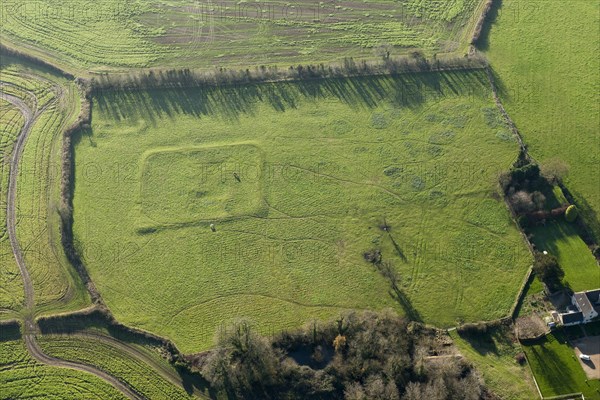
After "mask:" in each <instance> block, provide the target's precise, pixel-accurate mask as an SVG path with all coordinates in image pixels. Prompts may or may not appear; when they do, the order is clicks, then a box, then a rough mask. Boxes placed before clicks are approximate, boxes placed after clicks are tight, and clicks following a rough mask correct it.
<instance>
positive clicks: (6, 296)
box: [0, 57, 88, 318]
mask: <svg viewBox="0 0 600 400" xmlns="http://www.w3.org/2000/svg"><path fill="white" fill-rule="evenodd" d="M0 81H1V82H2V84H3V86H2V90H3V91H5V92H6V93H7V94H11V95H13V96H15V97H18V98H20V99H23V100H24V102H25V103H26V104H27V106H28V107H30V108H31V110H32V112H34V113H36V112H41V115H40V116H39V118H38V119H37V121H36V122H35V124H34V125H33V128H32V130H31V133H30V135H29V138H28V139H27V142H26V145H25V149H24V151H23V154H22V156H21V163H20V165H19V176H18V180H17V237H18V240H19V243H20V245H21V248H22V250H23V254H24V258H25V262H26V264H27V268H28V269H29V271H30V274H31V278H32V280H33V285H34V290H35V302H36V306H37V312H38V313H42V312H45V311H51V310H52V311H59V310H61V311H64V310H73V309H78V308H81V307H82V306H85V305H86V304H87V301H88V299H87V293H86V292H85V289H84V288H83V286H82V285H81V284H80V283H79V278H78V277H77V276H76V273H75V271H74V269H73V268H72V267H71V266H70V265H69V264H68V262H67V260H66V258H65V256H64V253H63V250H62V245H61V242H60V231H59V227H60V219H59V214H58V207H59V205H60V198H59V196H60V193H59V191H60V176H61V169H60V168H61V152H62V131H63V130H64V129H65V128H66V126H67V125H68V124H69V123H71V122H72V121H73V120H74V118H75V116H76V115H77V114H78V113H79V95H78V92H77V88H76V86H75V85H74V84H73V83H71V82H67V81H66V80H64V79H61V78H59V77H57V76H55V75H51V74H49V73H46V72H45V71H43V70H40V69H38V68H33V67H29V66H24V65H22V64H16V63H15V60H14V59H12V58H10V57H6V58H5V57H3V59H2V64H0ZM7 110H11V109H10V108H8V109H7ZM9 113H11V114H10V115H13V117H14V115H15V114H17V113H16V111H15V110H13V111H9ZM8 115H9V114H7V118H8ZM18 115H21V114H20V113H18ZM14 118H16V119H15V124H13V125H7V126H3V129H4V132H5V133H3V136H2V138H3V139H2V143H3V146H4V147H3V151H4V153H5V156H4V157H3V161H2V162H3V169H2V187H1V188H0V189H1V193H2V196H3V200H2V204H3V210H6V188H7V182H8V167H9V163H10V159H11V155H12V147H13V143H14V141H15V140H16V135H17V134H18V133H19V132H20V125H22V123H23V122H22V121H23V119H22V118H23V117H22V116H20V117H18V116H17V117H14ZM19 118H21V119H20V120H19ZM18 121H21V122H20V123H19V122H18ZM19 124H20V125H19ZM2 215H3V216H2V221H5V218H6V214H5V211H3V212H2ZM5 225H6V223H5V222H3V227H4V226H5ZM2 233H3V235H2V237H1V238H0V251H1V252H2V259H0V263H1V264H0V265H1V267H2V268H1V269H0V276H1V277H2V278H0V279H2V282H3V283H4V282H5V284H4V285H2V291H1V292H0V293H1V294H0V296H1V297H0V299H1V303H0V310H1V311H0V317H1V318H5V317H6V318H11V317H14V316H15V313H16V312H19V310H20V309H21V307H22V302H23V283H22V280H21V276H20V274H19V271H18V268H17V265H16V263H15V259H14V256H13V254H12V250H11V247H10V243H9V241H8V235H7V234H6V233H5V228H3V229H2Z"/></svg>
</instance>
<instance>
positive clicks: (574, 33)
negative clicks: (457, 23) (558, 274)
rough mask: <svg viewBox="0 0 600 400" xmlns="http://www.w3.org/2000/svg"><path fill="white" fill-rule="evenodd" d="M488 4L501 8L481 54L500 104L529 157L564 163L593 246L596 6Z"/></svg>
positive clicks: (599, 112) (597, 177) (575, 0)
mask: <svg viewBox="0 0 600 400" xmlns="http://www.w3.org/2000/svg"><path fill="white" fill-rule="evenodd" d="M496 3H497V4H500V3H501V6H500V8H499V10H497V13H496V14H497V16H496V18H495V20H494V22H493V24H492V25H491V31H490V35H489V37H487V38H486V39H485V40H484V41H483V43H482V45H481V47H482V48H483V49H484V51H485V54H486V56H487V57H488V58H489V60H490V62H491V65H492V67H493V69H494V71H495V73H496V74H497V75H498V83H499V86H500V88H501V98H502V101H503V103H504V105H505V107H506V110H507V111H508V114H509V115H510V116H511V118H512V119H513V120H514V122H515V123H516V125H517V126H518V128H519V130H520V131H521V133H522V135H523V137H524V140H525V142H526V143H527V144H528V145H529V150H530V153H531V155H533V156H534V157H535V158H536V159H537V160H538V161H539V162H541V163H544V161H546V160H549V159H553V158H560V159H562V160H564V161H565V162H566V163H567V164H569V166H570V174H569V177H568V179H567V181H566V185H567V187H568V188H569V190H570V191H571V192H572V193H573V195H574V196H575V198H576V200H577V202H578V203H579V204H580V205H581V206H582V207H583V210H584V217H585V219H586V222H587V223H588V224H589V225H590V226H591V227H592V228H593V229H594V232H595V235H596V238H597V239H598V238H600V224H599V223H598V221H599V220H600V219H599V216H598V213H599V212H600V174H599V173H598V165H599V164H600V152H599V151H598V149H599V148H600V129H598V126H600V108H598V104H599V102H600V90H598V89H599V84H600V58H599V57H598V53H599V52H600V40H599V39H598V38H599V37H600V3H599V2H597V1H587V0H572V1H569V2H568V7H566V6H565V4H566V3H564V2H561V1H536V0H503V1H502V2H496ZM492 15H494V14H492ZM484 37H485V36H484ZM596 286H597V285H596Z"/></svg>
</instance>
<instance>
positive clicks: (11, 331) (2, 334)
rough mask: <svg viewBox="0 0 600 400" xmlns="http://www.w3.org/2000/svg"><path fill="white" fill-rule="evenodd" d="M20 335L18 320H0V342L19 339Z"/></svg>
mask: <svg viewBox="0 0 600 400" xmlns="http://www.w3.org/2000/svg"><path fill="white" fill-rule="evenodd" d="M21 337H22V336H21V324H20V323H19V322H18V321H1V322H0V342H10V341H13V340H20V339H21Z"/></svg>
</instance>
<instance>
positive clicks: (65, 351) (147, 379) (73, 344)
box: [39, 335, 191, 399]
mask: <svg viewBox="0 0 600 400" xmlns="http://www.w3.org/2000/svg"><path fill="white" fill-rule="evenodd" d="M39 343H40V346H41V347H42V349H43V350H44V352H46V354H49V355H51V356H54V357H58V358H61V359H64V360H70V361H78V362H82V363H85V364H89V365H94V366H96V367H98V368H100V369H102V370H104V371H106V372H108V373H110V374H111V375H113V376H117V377H118V378H119V380H121V381H122V382H124V383H126V384H127V385H129V386H130V387H132V388H134V389H135V390H136V391H137V392H138V393H140V394H142V395H144V396H145V397H146V398H148V399H188V398H191V395H189V394H187V393H186V392H185V391H184V390H183V389H181V388H179V387H177V386H175V385H173V384H172V383H170V382H169V381H168V380H166V379H165V378H164V377H163V376H161V375H160V374H159V373H158V372H156V371H155V370H154V369H152V368H150V367H149V366H148V365H147V364H145V363H143V362H140V361H138V360H136V359H134V358H132V357H130V356H128V354H127V353H123V352H122V351H120V350H119V349H117V348H116V347H114V346H111V345H109V344H107V343H103V342H102V341H99V340H98V339H96V338H94V337H82V336H57V335H54V336H42V337H41V338H40V340H39ZM156 358H157V359H158V358H159V357H156ZM161 361H162V362H164V360H161ZM168 368H172V367H168Z"/></svg>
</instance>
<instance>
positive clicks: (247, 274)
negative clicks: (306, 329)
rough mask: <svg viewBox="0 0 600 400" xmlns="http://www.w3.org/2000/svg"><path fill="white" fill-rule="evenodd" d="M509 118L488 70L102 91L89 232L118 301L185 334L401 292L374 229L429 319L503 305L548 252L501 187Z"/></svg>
mask: <svg viewBox="0 0 600 400" xmlns="http://www.w3.org/2000/svg"><path fill="white" fill-rule="evenodd" d="M498 120H499V117H498V114H497V112H496V109H495V108H494V105H493V102H492V99H491V96H490V93H489V88H488V86H487V82H486V78H485V74H484V73H483V72H481V71H480V72H470V73H446V74H439V75H434V74H431V75H428V74H424V75H411V76H409V75H404V76H402V77H397V78H364V79H362V78H361V79H350V80H341V79H340V80H335V79H330V80H322V81H309V82H301V83H284V84H264V85H249V86H238V87H224V88H218V89H202V90H201V89H186V90H179V91H150V92H126V93H122V92H107V93H103V94H102V95H98V96H96V97H95V98H94V108H93V123H92V130H91V132H90V133H89V134H86V135H83V136H82V137H81V139H80V140H79V143H78V144H77V145H76V149H75V156H76V184H75V197H74V219H75V224H74V231H75V235H76V242H77V244H78V246H79V249H80V252H81V254H82V255H83V258H84V262H85V263H86V265H87V267H88V268H89V271H90V274H91V276H92V279H93V280H94V282H95V284H96V286H97V287H98V288H99V290H100V292H101V293H102V295H103V297H104V299H105V301H106V302H107V304H108V306H109V307H110V309H111V310H112V311H113V312H114V313H115V315H116V316H117V318H118V319H119V321H121V322H124V323H126V324H131V325H134V326H137V327H141V328H144V329H148V330H151V331H153V332H156V333H158V334H161V335H165V336H167V337H169V338H171V339H173V340H174V341H175V342H176V343H177V345H178V346H180V348H181V349H182V350H183V351H184V352H192V351H199V350H202V349H206V348H208V347H210V346H211V345H212V340H213V335H214V333H215V329H216V328H217V327H218V326H219V325H220V324H223V323H227V322H228V321H230V320H232V319H234V318H237V317H240V316H246V317H249V318H250V319H253V320H254V321H255V322H256V323H257V325H258V327H259V329H260V330H261V331H262V332H263V333H269V332H272V331H278V330H281V329H291V328H294V327H297V326H299V325H301V324H303V323H305V322H306V321H308V320H311V319H313V318H330V317H333V316H334V315H337V314H338V313H339V312H340V310H344V309H351V308H358V309H382V308H384V307H394V308H396V309H400V310H401V306H400V305H399V304H398V303H397V302H396V301H395V300H394V299H393V298H392V297H391V296H390V295H389V294H388V290H389V284H388V283H387V282H386V281H385V280H384V279H383V278H382V277H381V276H380V275H379V274H378V273H377V272H376V271H375V269H374V268H373V266H372V265H370V264H368V263H367V262H365V261H364V260H363V253H364V252H366V251H368V250H370V249H375V248H380V249H381V250H382V252H383V256H384V260H386V261H389V262H391V263H392V264H393V265H394V267H395V268H396V269H397V270H398V272H399V274H400V277H401V279H400V281H401V288H402V290H403V291H404V293H405V295H407V297H408V299H409V301H410V302H411V303H412V306H413V307H414V308H415V309H416V310H417V311H418V314H419V315H420V317H421V318H422V319H423V320H424V321H427V322H431V323H435V324H439V325H441V326H451V325H454V324H455V323H456V322H457V321H461V320H464V321H474V320H480V319H493V318H499V317H501V316H504V315H506V314H507V312H508V310H509V309H510V306H511V304H512V302H513V301H514V296H515V295H516V293H517V290H518V287H519V285H520V283H521V282H522V279H523V274H524V273H525V271H526V269H527V267H528V266H529V264H530V262H531V260H530V255H529V254H528V251H527V249H526V247H525V246H524V244H523V243H522V239H521V237H520V235H519V234H518V232H517V230H516V229H515V227H514V226H513V224H512V222H511V220H510V218H509V215H508V213H507V210H506V208H505V205H504V203H503V201H502V200H501V199H500V198H499V197H498V196H497V194H496V192H495V187H496V177H497V174H498V173H499V171H502V170H506V169H507V168H508V166H509V165H510V164H511V163H512V161H513V160H514V158H515V156H516V153H517V145H516V143H515V142H514V141H513V140H511V138H510V135H508V134H507V133H506V128H505V127H504V126H502V124H498ZM490 154H493V155H494V157H493V158H492V159H490V158H489V155H490ZM234 172H235V173H236V174H237V178H236V177H235V176H234ZM173 205H177V207H173ZM211 223H214V224H215V230H216V231H215V232H212V231H211V229H210V228H209V225H210V224H211ZM384 223H387V225H389V226H391V230H390V231H389V233H388V232H385V231H384V230H382V229H381V226H382V225H383V224H384ZM474 282H476V283H477V284H474ZM159 294H160V295H159Z"/></svg>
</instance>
